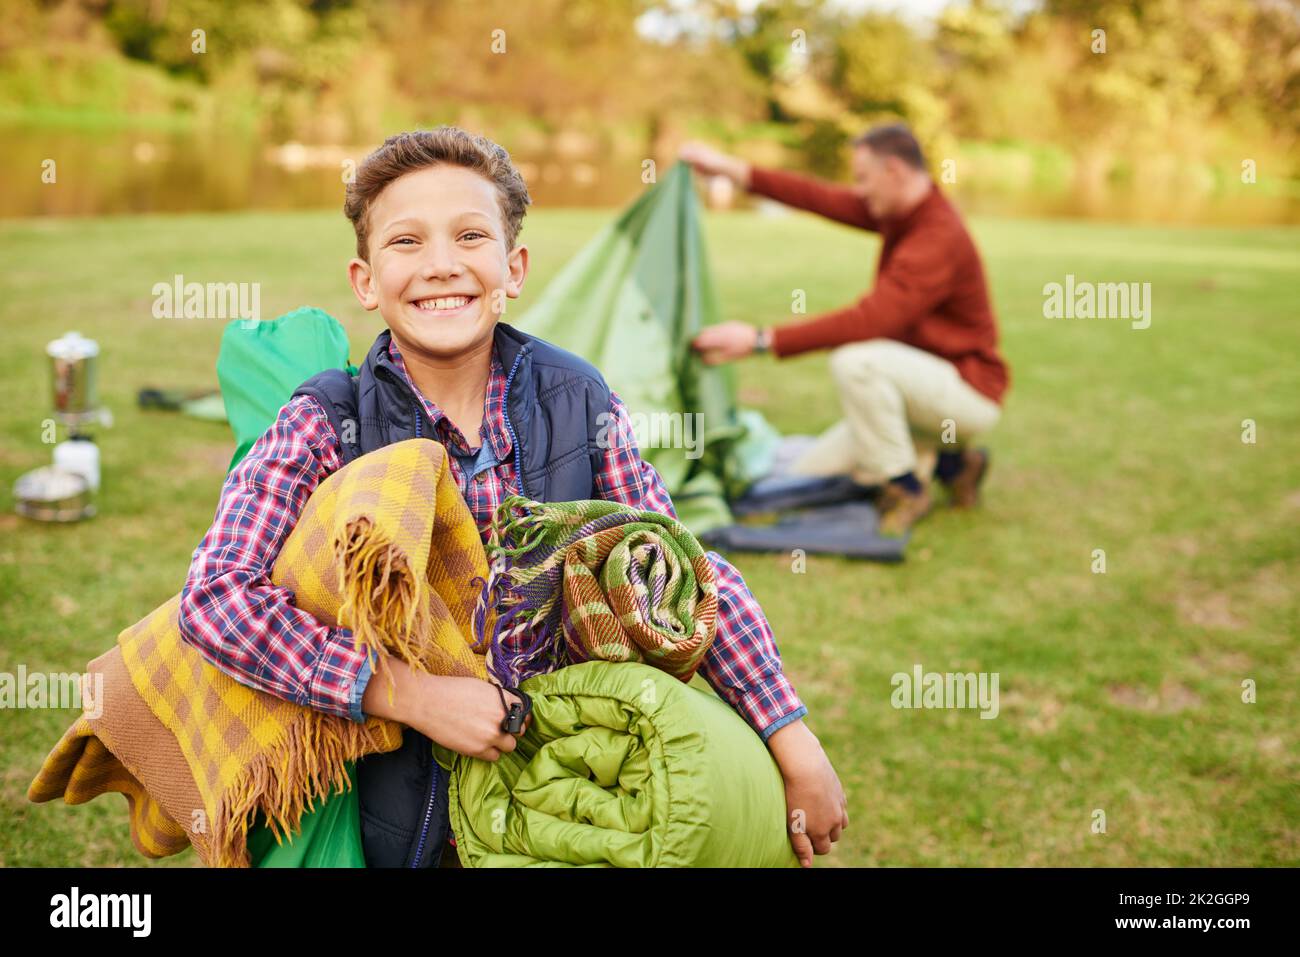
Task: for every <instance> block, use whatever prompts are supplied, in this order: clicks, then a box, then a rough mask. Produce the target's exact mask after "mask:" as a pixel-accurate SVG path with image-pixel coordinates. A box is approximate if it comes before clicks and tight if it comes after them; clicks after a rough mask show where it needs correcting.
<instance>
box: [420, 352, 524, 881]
mask: <svg viewBox="0 0 1300 957" xmlns="http://www.w3.org/2000/svg"><path fill="white" fill-rule="evenodd" d="M523 357H524V350H523V349H520V350H519V352H518V353H517V354H516V355H515V361H514V362H513V363H511V365H510V373H509V374H508V375H507V376H506V387H505V389H504V390H503V392H502V395H501V414H502V416H503V417H504V418H505V420H506V431H508V432H509V433H510V443H511V445H513V446H514V450H515V481H517V482H518V483H519V491H520V492H521V493H522V494H527V493H526V492H524V478H523V476H524V468H523V465H524V460H523V455H522V454H521V452H520V449H519V437H518V436H517V435H515V427H514V425H513V424H512V423H511V421H510V406H509V399H510V383H512V382H513V381H514V379H515V371H516V370H517V369H518V368H519V360H520V359H522V358H523ZM407 391H408V392H409V391H410V390H409V389H408V390H407ZM411 398H412V399H415V396H411ZM414 410H415V437H416V438H417V439H418V438H420V419H421V417H422V415H423V412H422V410H421V409H420V403H419V401H418V400H416V402H415V403H414ZM433 764H434V766H433V769H432V774H433V776H432V778H431V779H430V784H429V801H428V803H427V804H426V805H425V808H424V823H423V824H422V825H421V826H420V843H419V844H418V845H417V846H416V848H415V860H414V861H412V862H411V867H419V866H420V860H421V858H423V856H424V845H425V842H426V841H427V840H428V838H429V821H430V819H431V818H432V817H433V802H434V801H435V800H436V799H437V796H438V766H437V764H438V763H437V761H436V760H435V761H434V763H433Z"/></svg>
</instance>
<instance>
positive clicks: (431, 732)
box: [411, 675, 533, 761]
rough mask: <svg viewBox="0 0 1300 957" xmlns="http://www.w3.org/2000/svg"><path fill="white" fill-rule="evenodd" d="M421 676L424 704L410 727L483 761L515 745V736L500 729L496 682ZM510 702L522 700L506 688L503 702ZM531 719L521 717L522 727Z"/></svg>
mask: <svg viewBox="0 0 1300 957" xmlns="http://www.w3.org/2000/svg"><path fill="white" fill-rule="evenodd" d="M423 677H424V678H425V688H426V689H427V691H426V693H425V694H424V695H423V696H422V698H423V705H424V706H423V707H420V708H419V709H418V711H417V713H416V715H415V721H416V722H418V723H412V725H411V727H413V728H415V730H417V731H420V732H422V733H423V734H424V735H426V736H427V737H429V738H430V739H432V740H434V741H436V742H438V743H439V744H441V745H442V746H443V747H444V748H450V749H451V750H453V751H455V752H457V753H459V754H464V755H468V756H469V757H471V758H482V759H483V760H484V761H495V760H496V759H497V758H499V757H501V755H502V754H504V753H506V752H507V751H513V750H514V749H515V746H516V745H517V744H518V743H519V742H518V738H516V737H515V736H514V735H513V734H507V733H506V732H504V731H502V730H501V722H502V720H503V719H504V718H505V711H504V709H502V707H501V694H500V692H498V691H497V687H496V685H494V684H492V683H491V682H488V681H483V680H482V679H480V678H452V677H444V676H442V675H424V676H423ZM512 703H519V704H522V703H523V702H522V701H521V700H520V699H519V697H518V696H517V695H514V694H511V693H510V692H508V691H507V692H506V704H507V705H509V704H512ZM532 720H533V716H532V715H529V716H528V718H527V720H525V722H524V730H525V731H527V730H528V726H529V725H530V724H531V723H532ZM521 733H522V732H521Z"/></svg>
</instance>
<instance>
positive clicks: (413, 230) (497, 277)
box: [348, 164, 528, 359]
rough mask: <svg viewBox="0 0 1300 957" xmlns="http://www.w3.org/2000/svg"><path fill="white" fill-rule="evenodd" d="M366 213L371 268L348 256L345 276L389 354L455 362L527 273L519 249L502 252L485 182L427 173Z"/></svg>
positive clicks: (408, 179) (403, 182)
mask: <svg viewBox="0 0 1300 957" xmlns="http://www.w3.org/2000/svg"><path fill="white" fill-rule="evenodd" d="M369 216H370V239H369V252H370V262H369V263H366V262H365V261H364V260H361V259H353V260H352V261H351V262H350V263H348V279H349V280H350V281H351V283H352V289H353V291H354V292H355V293H356V295H357V298H358V299H359V300H360V301H361V304H362V305H363V306H364V307H365V308H366V309H367V310H371V309H378V310H379V314H380V315H381V316H383V317H384V322H386V323H387V324H388V327H389V329H391V330H392V333H393V338H394V339H396V340H397V346H398V349H399V350H402V351H404V352H405V351H407V350H411V349H414V350H416V351H418V352H421V353H423V354H425V355H426V356H428V357H430V358H435V359H455V358H458V357H461V356H464V355H468V354H470V353H472V352H474V351H475V350H476V349H478V348H480V347H482V346H484V345H485V344H487V343H488V342H490V340H491V338H492V330H493V328H494V327H495V326H496V323H497V320H498V319H499V318H500V317H501V313H502V312H504V311H505V301H506V299H508V298H509V299H516V298H518V296H519V292H520V290H521V289H522V288H523V284H524V277H525V275H526V274H527V272H528V249H527V247H525V246H517V247H515V248H514V249H513V250H507V249H506V242H505V225H504V221H503V218H502V215H501V204H500V202H499V200H498V194H497V190H496V187H495V186H494V185H493V184H492V183H491V181H489V180H488V179H486V178H485V177H483V176H480V175H479V174H478V173H475V172H473V171H472V170H468V169H465V168H464V167H461V166H451V165H446V164H443V165H439V166H430V167H426V168H425V169H421V170H416V171H414V172H411V173H406V174H405V175H403V176H400V177H398V178H397V179H395V180H393V182H391V183H389V184H388V186H386V187H385V188H384V191H383V192H382V193H380V194H379V197H378V198H377V199H376V200H375V202H374V203H373V204H372V205H371V207H370V212H369Z"/></svg>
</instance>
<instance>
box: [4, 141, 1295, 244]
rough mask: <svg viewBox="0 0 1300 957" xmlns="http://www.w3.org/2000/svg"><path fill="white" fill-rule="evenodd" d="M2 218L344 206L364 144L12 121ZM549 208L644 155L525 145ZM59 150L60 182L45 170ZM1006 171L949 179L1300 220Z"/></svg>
mask: <svg viewBox="0 0 1300 957" xmlns="http://www.w3.org/2000/svg"><path fill="white" fill-rule="evenodd" d="M0 142H2V143H3V149H2V150H0V169H3V171H4V182H5V187H6V188H5V189H4V190H3V191H0V217H5V218H12V217H29V216H95V215H108V214H130V213H154V212H195V211H221V210H246V209H313V208H341V206H342V203H343V189H344V184H343V175H344V169H345V166H344V164H345V163H348V162H351V163H356V162H358V161H359V160H360V159H361V158H362V157H364V155H365V153H366V149H364V148H360V147H358V148H355V149H348V148H345V147H309V146H298V145H295V144H288V145H271V144H266V143H263V142H259V141H257V140H256V139H253V138H247V137H245V138H239V137H232V136H231V135H229V134H226V133H221V132H217V131H212V132H183V133H166V132H153V131H141V130H130V131H124V130H112V131H104V132H87V131H85V130H73V129H49V128H41V129H33V128H25V127H10V128H0ZM514 159H515V161H516V163H517V164H518V165H519V167H520V171H521V172H522V173H523V175H524V178H525V180H526V181H527V182H528V186H529V190H530V192H531V193H532V197H533V202H534V204H535V205H536V206H538V207H564V206H580V207H619V206H622V205H623V204H625V203H627V202H628V201H630V200H631V199H632V198H634V197H635V196H636V195H637V194H639V193H640V192H641V191H642V190H643V189H644V186H643V184H642V182H641V162H642V159H641V157H640V156H622V157H618V156H610V155H599V156H592V157H590V158H587V159H581V158H571V157H570V158H565V159H563V160H560V159H557V158H556V157H555V156H554V155H540V154H539V155H527V154H515V156H514ZM49 160H53V161H54V164H55V165H54V167H53V173H54V182H52V183H47V182H44V181H43V179H42V172H43V170H45V169H46V168H47V165H48V164H47V161H49ZM1011 179H1012V182H1008V177H1007V176H1005V175H1003V176H1000V177H997V178H996V180H995V179H994V178H993V177H991V176H990V177H988V178H987V179H981V178H979V177H978V176H969V175H968V176H965V177H964V178H963V180H962V181H961V182H960V183H959V184H957V185H953V186H945V187H944V188H945V190H947V191H948V192H950V193H951V194H952V195H953V196H955V198H956V199H957V201H958V202H959V203H960V204H961V206H962V208H963V209H964V210H965V211H966V212H967V213H971V214H975V215H992V216H1011V217H1028V218H1034V217H1050V218H1062V217H1064V218H1080V219H1102V220H1116V221H1132V222H1153V223H1183V224H1217V225H1265V224H1294V223H1300V190H1298V189H1292V190H1291V192H1290V195H1289V196H1278V195H1269V194H1268V192H1267V191H1266V190H1265V189H1264V187H1262V186H1261V187H1259V188H1258V189H1256V188H1253V187H1239V186H1238V187H1236V188H1233V189H1221V190H1218V191H1216V190H1213V189H1198V190H1188V189H1187V188H1185V187H1184V186H1180V185H1179V184H1175V183H1169V184H1162V183H1160V182H1157V183H1155V184H1154V186H1153V184H1152V183H1151V182H1149V181H1148V182H1146V183H1143V184H1142V186H1141V188H1137V187H1127V188H1124V187H1109V186H1103V187H1100V188H1099V187H1096V186H1093V187H1091V188H1088V189H1083V188H1079V187H1075V186H1070V185H1062V186H1059V187H1056V188H1051V189H1046V188H1044V187H1043V186H1042V185H1041V184H1039V185H1037V186H1035V187H1032V188H1031V187H1029V186H1026V187H1025V188H1020V187H1019V186H1018V184H1016V183H1015V182H1014V177H1012V178H1011Z"/></svg>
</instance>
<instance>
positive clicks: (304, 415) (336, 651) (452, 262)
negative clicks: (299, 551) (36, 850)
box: [180, 127, 848, 867]
mask: <svg viewBox="0 0 1300 957" xmlns="http://www.w3.org/2000/svg"><path fill="white" fill-rule="evenodd" d="M528 203H529V197H528V191H527V187H526V186H525V185H524V183H523V180H522V179H521V178H520V176H519V174H518V172H517V171H516V170H515V169H514V167H513V166H512V165H511V163H510V159H509V156H508V154H507V153H506V151H505V150H504V149H502V148H501V147H500V146H497V145H496V144H495V143H492V142H491V141H489V140H486V139H484V138H483V137H480V136H475V135H472V134H469V133H467V132H465V131H463V130H459V129H456V128H453V127H440V128H438V129H435V130H423V131H416V132H411V133H403V134H400V135H397V136H393V137H390V138H389V139H388V140H387V141H385V143H384V144H383V146H382V147H380V148H379V149H378V150H376V151H375V152H374V153H373V154H371V155H370V156H369V157H368V158H367V159H366V160H365V162H364V163H362V165H361V166H360V168H359V169H358V170H357V174H356V177H355V180H354V182H353V183H351V184H349V186H348V190H347V198H346V201H345V205H344V211H345V213H346V214H347V215H348V218H349V219H350V220H351V221H352V224H353V226H354V228H355V232H356V237H357V256H356V258H354V259H352V260H351V261H350V262H349V263H348V279H349V281H350V283H351V285H352V289H353V291H354V292H355V294H356V296H357V299H358V300H359V301H360V303H361V304H362V306H363V307H364V308H365V309H367V310H372V311H373V310H378V311H379V314H380V316H381V317H382V318H383V320H384V322H385V323H386V324H387V326H388V328H387V329H386V330H385V331H383V332H381V333H380V334H379V336H378V338H377V339H376V340H375V342H374V345H373V346H372V347H371V348H370V351H369V352H368V354H367V356H366V358H365V361H364V362H363V363H362V366H361V368H360V371H359V373H358V375H357V376H356V377H355V378H353V379H351V380H349V379H348V377H347V376H346V375H344V374H343V373H340V372H338V371H337V370H331V372H329V373H322V374H321V375H318V376H313V377H312V378H311V379H309V380H308V381H307V382H306V383H304V384H303V385H302V386H300V387H299V389H298V390H297V391H296V392H295V393H294V397H293V398H292V399H291V400H290V401H289V402H288V403H286V404H285V405H284V407H283V408H282V409H281V410H280V413H279V415H278V417H277V419H276V421H275V423H274V424H273V425H272V426H271V428H270V429H268V430H267V432H266V433H265V434H264V435H263V436H262V437H261V438H260V439H258V441H257V442H256V443H255V444H254V445H253V447H252V449H250V451H249V453H248V455H247V456H245V458H244V459H243V460H242V461H241V462H240V463H239V465H238V466H237V467H236V468H235V469H234V470H232V471H231V473H230V475H229V476H228V477H227V479H226V483H225V486H224V487H223V489H222V494H221V500H220V502H219V504H218V506H217V513H216V517H215V519H214V521H213V524H212V527H211V528H210V529H209V531H208V533H207V534H206V535H205V537H204V539H203V541H202V542H201V543H200V544H199V547H198V548H197V549H196V550H195V553H194V558H193V563H192V565H191V568H190V573H189V576H188V578H187V581H186V584H185V588H184V591H183V593H182V599H181V607H180V626H181V633H182V635H183V636H184V638H185V640H186V641H187V642H189V643H191V644H193V645H194V646H195V647H196V648H198V649H199V650H200V651H201V652H202V653H203V654H204V656H205V657H206V658H207V659H208V660H209V661H211V662H212V664H213V665H215V666H216V667H218V668H220V669H222V670H223V671H225V672H226V673H227V674H230V675H231V676H232V677H234V678H235V679H236V680H238V681H241V682H243V683H244V684H247V685H249V686H251V687H254V688H257V689H259V690H262V691H265V692H267V693H270V694H274V695H277V696H279V697H281V698H284V699H286V700H289V701H294V702H296V703H298V704H302V705H307V706H309V707H313V708H317V709H320V710H322V711H327V712H329V713H332V714H339V715H345V716H348V717H351V718H352V719H353V720H357V721H361V720H364V718H365V716H366V715H376V716H378V717H383V718H389V719H392V720H395V721H398V722H401V723H402V724H404V725H406V726H407V729H408V730H407V731H406V733H405V735H404V739H403V744H402V746H401V748H399V749H398V750H397V751H394V752H390V753H388V754H382V755H372V756H370V757H367V758H365V759H363V760H362V761H360V762H359V763H358V765H357V777H358V791H359V797H360V802H361V818H362V840H363V845H364V848H365V854H366V860H367V863H368V864H369V865H370V866H407V867H420V866H431V865H436V864H437V863H438V858H439V857H440V854H441V851H442V848H443V847H444V846H445V843H446V839H447V837H448V836H449V828H448V824H447V810H446V793H447V789H446V786H445V785H446V777H445V775H446V772H445V771H443V770H442V769H441V768H440V767H438V765H437V763H436V762H434V761H432V760H431V756H430V751H431V749H430V747H429V741H430V739H431V740H433V741H436V742H438V743H439V744H441V745H443V746H445V747H447V748H449V749H451V750H453V751H457V752H459V753H461V754H466V755H471V756H475V757H480V758H484V759H486V760H489V761H491V760H496V759H497V758H499V757H500V755H501V754H502V753H503V752H508V751H513V750H514V748H515V745H516V741H517V739H516V737H515V736H513V735H509V734H505V733H503V732H502V731H501V729H500V722H501V717H502V709H501V700H500V698H499V696H498V694H497V691H496V689H495V687H494V686H493V685H491V684H489V683H488V682H486V681H481V680H479V679H476V678H460V677H445V676H439V675H431V674H422V673H418V672H415V671H413V670H411V669H410V668H408V667H406V666H405V665H403V664H401V663H400V662H398V661H395V660H390V661H389V667H390V669H391V672H392V674H393V675H394V681H395V686H394V689H393V691H394V694H393V696H392V700H391V701H390V700H389V695H388V687H387V685H386V683H385V684H384V685H383V686H382V687H381V683H380V682H372V681H370V678H371V669H370V664H369V662H368V661H367V658H366V653H365V652H364V651H363V650H357V649H355V648H353V644H352V635H351V632H350V631H348V630H347V629H341V628H331V627H328V626H326V625H324V624H322V623H321V622H320V621H318V620H317V619H315V618H314V617H312V616H311V615H310V614H308V613H307V612H305V611H303V610H302V609H299V608H297V607H296V606H295V605H294V596H293V594H292V592H290V591H289V590H288V589H285V588H281V587H277V586H274V585H272V584H271V582H270V579H269V571H270V568H271V567H272V565H273V564H274V561H275V558H276V555H277V554H278V552H279V549H280V546H281V545H282V543H283V542H284V539H285V538H286V536H287V535H288V533H289V531H290V530H291V529H292V528H293V525H294V522H295V521H296V519H297V516H298V515H299V513H300V512H301V510H302V507H303V505H304V503H305V502H306V500H307V498H308V497H309V496H310V495H311V493H312V491H313V490H314V489H315V488H316V486H317V485H318V484H319V483H320V481H321V480H322V479H324V478H325V477H326V476H327V475H329V474H330V473H332V472H333V471H335V470H337V469H338V468H340V467H341V466H342V465H343V464H346V462H348V461H351V459H352V458H354V457H355V456H357V455H360V454H364V453H365V452H368V451H372V450H373V449H375V448H378V447H382V446H384V445H387V444H390V443H392V442H397V441H401V440H404V439H408V438H412V437H419V436H426V437H428V438H432V439H435V440H437V441H439V442H441V443H442V444H443V445H444V446H445V447H446V449H447V451H448V452H449V465H450V468H451V470H452V473H453V475H454V477H455V479H456V482H457V485H458V486H459V488H460V490H461V492H462V494H463V495H464V497H465V501H466V504H467V505H468V506H469V508H470V512H471V513H472V514H473V515H474V518H475V521H476V522H477V524H478V526H479V528H480V531H481V532H482V534H483V535H484V538H485V540H486V537H487V531H488V528H489V526H490V520H491V516H492V514H493V513H494V511H495V510H496V507H497V505H498V504H499V503H500V502H501V501H502V499H504V498H505V497H506V496H508V495H511V494H524V495H527V496H529V497H531V498H534V499H537V500H539V501H572V500H579V499H605V500H609V501H617V502H620V503H622V504H625V505H627V506H630V507H632V508H635V509H651V510H654V511H658V512H662V513H665V514H669V515H675V513H674V511H673V506H672V502H671V500H670V498H669V496H668V493H667V491H666V490H665V488H664V486H663V483H662V480H661V479H660V477H659V475H658V473H657V472H656V471H655V470H654V468H653V467H652V466H651V465H649V463H647V462H645V461H644V460H643V459H642V458H641V456H640V454H639V451H638V449H637V445H636V441H635V437H634V436H633V430H632V428H631V426H630V423H629V419H628V412H627V410H626V408H625V407H624V406H623V403H622V401H621V400H620V399H619V397H618V395H617V394H616V393H614V392H613V391H612V390H610V389H609V387H608V385H607V384H606V383H605V381H604V379H603V378H602V377H601V375H600V373H599V372H598V371H597V370H596V369H595V368H594V367H593V366H591V365H590V364H589V363H587V362H586V361H584V360H583V359H581V358H579V357H578V356H575V355H573V354H572V353H569V352H566V351H564V350H561V349H559V348H557V347H555V346H552V345H550V344H549V343H546V342H544V341H543V340H541V339H538V338H536V337H534V336H529V335H526V334H524V333H521V332H519V331H518V330H516V329H514V328H513V327H511V326H509V325H507V324H505V323H503V322H501V321H500V319H501V316H502V314H503V312H504V308H505V302H506V300H507V299H515V298H517V297H518V296H519V294H520V291H521V290H522V288H523V285H524V280H525V278H526V276H527V274H528V248H527V247H526V246H522V245H520V244H519V243H518V242H517V239H518V234H519V230H520V227H521V225H522V222H523V217H524V213H525V208H526V207H527V205H528ZM611 421H612V422H613V423H614V426H613V427H612V428H611V426H610V422H611ZM598 435H600V436H601V437H602V438H600V439H598V438H597V436H598ZM469 436H474V437H476V440H477V441H476V442H475V445H474V446H473V447H471V446H470V444H469V439H468V437H469ZM605 436H612V439H606V438H604V437H605ZM709 558H710V560H711V561H713V562H714V564H715V565H716V567H717V571H718V590H719V614H718V624H717V634H716V638H715V639H714V642H713V644H712V645H711V647H710V650H709V652H708V655H707V657H706V659H705V662H704V664H703V665H702V666H701V668H700V673H701V674H703V675H704V677H705V678H706V680H708V682H709V683H710V685H711V686H712V687H713V688H714V689H715V690H716V691H717V692H718V694H719V695H720V696H721V697H722V698H723V699H724V700H725V701H727V702H728V703H729V704H731V706H732V707H733V708H735V709H736V710H737V711H738V712H739V714H740V715H741V716H742V717H743V718H744V719H745V720H746V721H747V722H748V723H749V724H750V725H751V727H753V728H754V730H755V731H756V732H757V733H758V734H759V735H760V736H761V737H762V738H763V739H764V740H765V741H766V743H767V745H768V748H769V750H770V751H771V753H772V755H773V757H774V758H775V760H776V762H777V764H778V766H779V767H780V769H781V773H782V776H783V778H784V780H785V791H786V802H787V805H788V808H789V811H790V813H791V815H792V819H795V820H800V821H801V822H802V826H801V827H792V828H791V843H792V845H793V847H794V850H795V852H796V854H797V855H798V856H799V858H800V860H801V862H802V863H803V864H804V866H810V865H811V863H812V855H813V854H814V853H817V854H825V853H827V852H829V850H830V847H831V844H832V843H833V842H834V841H836V840H838V839H839V836H840V832H841V830H842V829H843V828H844V827H846V826H847V824H848V816H847V812H846V808H845V799H844V792H843V789H842V787H841V786H840V782H839V780H838V778H837V777H836V775H835V772H834V770H833V769H832V767H831V765H830V762H829V760H828V759H827V758H826V755H825V753H824V752H823V751H822V748H821V745H820V743H819V742H818V740H817V738H816V737H815V736H814V735H813V733H812V732H811V730H809V729H808V727H807V726H806V725H805V724H804V722H803V716H804V715H805V714H807V709H806V708H805V707H804V706H803V704H802V703H801V702H800V701H799V698H798V696H797V695H796V694H795V692H794V689H793V687H792V686H791V685H790V682H789V681H788V680H787V679H786V677H785V675H784V674H783V673H782V670H781V660H780V656H779V654H778V652H777V648H776V644H775V642H774V640H773V638H772V633H771V629H770V627H769V626H768V623H767V620H766V618H765V617H764V615H763V613H762V610H761V609H760V608H759V606H758V603H757V602H756V601H755V600H754V597H753V595H752V594H751V593H750V591H749V589H748V588H747V587H746V586H745V583H744V581H743V579H742V578H741V576H740V574H739V573H738V572H737V571H736V570H735V569H734V568H733V567H732V566H731V565H730V564H728V563H727V562H726V561H725V560H724V559H723V558H722V557H721V556H719V555H717V554H716V553H713V552H710V553H709ZM796 812H799V814H798V816H797V817H795V815H796Z"/></svg>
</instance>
